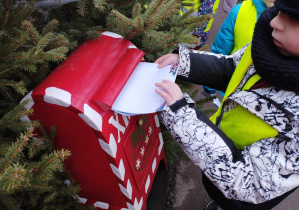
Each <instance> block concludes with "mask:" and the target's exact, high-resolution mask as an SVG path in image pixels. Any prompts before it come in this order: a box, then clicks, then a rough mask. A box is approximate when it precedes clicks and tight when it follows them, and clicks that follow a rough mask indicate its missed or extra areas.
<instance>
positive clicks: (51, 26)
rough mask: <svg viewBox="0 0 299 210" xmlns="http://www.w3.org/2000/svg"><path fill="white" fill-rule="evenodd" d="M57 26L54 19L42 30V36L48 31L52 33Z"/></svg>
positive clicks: (56, 21)
mask: <svg viewBox="0 0 299 210" xmlns="http://www.w3.org/2000/svg"><path fill="white" fill-rule="evenodd" d="M57 24H58V20H56V19H54V20H52V21H51V22H50V23H48V24H47V25H46V26H45V27H44V28H43V30H42V34H41V35H42V36H44V35H46V34H47V33H49V32H50V31H52V30H53V29H54V28H55V27H56V26H57Z"/></svg>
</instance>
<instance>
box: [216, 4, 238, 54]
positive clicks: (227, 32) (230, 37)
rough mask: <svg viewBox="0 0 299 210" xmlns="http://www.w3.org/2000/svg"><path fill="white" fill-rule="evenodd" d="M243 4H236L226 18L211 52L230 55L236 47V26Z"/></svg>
mask: <svg viewBox="0 0 299 210" xmlns="http://www.w3.org/2000/svg"><path fill="white" fill-rule="evenodd" d="M240 7H241V4H237V5H236V6H234V7H233V8H232V9H231V11H230V12H229V13H228V15H227V17H226V19H225V20H224V22H223V24H222V26H221V28H220V30H219V32H218V33H217V36H216V38H215V40H214V42H213V45H212V48H211V52H212V53H216V54H223V55H230V54H231V52H232V51H233V49H234V28H235V23H236V20H237V16H238V13H239V10H240Z"/></svg>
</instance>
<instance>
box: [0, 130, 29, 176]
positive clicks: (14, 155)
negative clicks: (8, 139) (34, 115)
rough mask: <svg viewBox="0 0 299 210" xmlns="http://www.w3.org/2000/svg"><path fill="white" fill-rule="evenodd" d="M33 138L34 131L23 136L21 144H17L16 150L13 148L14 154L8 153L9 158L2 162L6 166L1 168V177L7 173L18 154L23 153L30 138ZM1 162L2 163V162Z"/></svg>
mask: <svg viewBox="0 0 299 210" xmlns="http://www.w3.org/2000/svg"><path fill="white" fill-rule="evenodd" d="M31 136H32V131H29V132H27V133H26V134H25V135H21V137H20V139H22V141H21V142H17V144H16V145H17V147H16V148H14V145H13V146H12V149H14V151H13V154H11V155H10V154H9V153H7V154H8V155H10V156H8V157H5V158H4V159H3V160H2V161H3V162H5V164H4V166H3V167H1V171H0V176H1V175H2V174H3V173H4V172H5V170H6V168H7V167H8V166H9V165H10V163H11V162H12V161H13V160H14V158H15V157H16V156H17V154H20V153H22V151H23V147H24V146H25V144H26V143H27V142H28V140H29V138H30V137H31ZM2 161H1V162H2Z"/></svg>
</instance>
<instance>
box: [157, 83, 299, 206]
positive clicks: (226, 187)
mask: <svg viewBox="0 0 299 210" xmlns="http://www.w3.org/2000/svg"><path fill="white" fill-rule="evenodd" d="M170 89H171V88H170ZM193 107H194V102H193V101H192V99H190V98H189V96H188V95H186V94H184V97H183V98H182V99H180V100H178V101H177V102H175V103H173V104H171V105H170V106H169V107H168V108H167V109H166V110H165V111H163V112H162V113H161V115H160V117H161V119H162V121H163V123H164V125H165V126H166V128H167V129H168V130H169V131H170V133H171V135H172V136H173V138H174V139H175V140H176V141H177V142H178V144H179V145H180V146H181V147H182V149H183V150H184V151H185V153H186V154H187V155H188V156H189V158H190V159H191V160H192V161H193V162H194V164H195V165H197V166H198V167H200V168H201V169H202V171H203V172H204V173H205V175H206V176H207V177H208V178H209V179H210V180H211V181H212V182H213V183H214V185H215V186H217V188H219V189H220V190H221V191H222V193H223V194H224V195H225V196H226V197H227V198H229V199H235V200H240V201H245V202H249V203H255V204H257V203H262V202H265V201H268V200H270V199H273V198H275V197H278V196H280V195H282V194H284V193H286V192H288V191H290V190H292V189H294V188H296V187H297V186H298V185H299V163H298V158H299V147H298V146H297V145H298V144H299V137H298V135H297V136H293V138H289V139H288V140H285V139H281V138H280V137H275V138H266V139H262V140H259V141H257V142H255V143H254V144H252V145H251V146H247V147H245V150H244V151H243V152H240V151H239V150H238V149H237V148H236V147H235V146H234V144H233V142H232V141H231V140H230V139H229V138H228V137H227V136H226V135H225V134H224V133H223V132H222V131H221V130H220V129H219V128H218V127H216V126H215V125H214V124H212V123H211V121H210V120H209V119H208V118H207V117H206V116H205V115H204V114H202V113H197V112H196V110H195V109H194V108H193ZM293 121H294V122H293V123H295V124H296V123H297V126H298V122H296V120H293ZM240 138H242V137H241V136H240Z"/></svg>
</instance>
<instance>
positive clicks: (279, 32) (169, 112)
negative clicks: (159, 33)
mask: <svg viewBox="0 0 299 210" xmlns="http://www.w3.org/2000/svg"><path fill="white" fill-rule="evenodd" d="M274 4H275V6H274V7H270V8H268V9H266V10H265V11H264V12H263V13H262V14H261V15H260V18H259V19H258V21H257V23H256V26H255V29H254V34H253V39H252V43H249V44H246V45H245V46H244V47H243V48H241V49H240V50H238V51H236V52H235V53H233V54H232V55H222V54H213V53H209V52H203V51H195V50H189V49H187V48H184V47H180V48H179V50H178V51H177V53H178V54H175V53H172V54H167V55H164V56H162V57H160V58H159V59H157V61H156V63H158V64H159V65H158V66H159V67H164V66H166V65H168V64H173V63H178V64H179V65H178V75H179V77H180V78H182V79H185V80H186V81H189V82H192V83H197V84H204V85H208V86H210V87H213V88H216V89H219V90H224V89H226V91H227V94H226V95H225V97H224V99H223V101H222V104H221V107H220V108H219V109H218V111H217V112H216V114H215V115H213V116H212V117H211V118H210V119H209V118H207V117H206V116H205V115H204V114H203V113H201V112H199V111H197V110H195V104H194V101H193V100H192V99H191V98H190V97H189V96H188V94H185V93H184V94H183V93H182V91H181V90H180V88H179V86H178V85H177V84H175V83H173V82H171V81H167V80H164V81H162V82H161V83H156V86H157V89H156V92H157V93H158V94H160V95H161V96H162V97H163V98H164V99H165V101H166V103H167V105H168V107H167V108H166V109H165V110H164V111H163V112H162V113H161V114H160V117H161V120H162V122H163V124H164V125H165V126H166V128H167V129H168V130H169V131H170V133H171V135H172V136H173V138H174V140H175V141H177V142H178V144H179V145H180V146H181V147H182V149H183V150H184V151H185V153H186V154H187V155H188V156H189V157H190V159H191V160H192V161H193V162H194V164H195V165H197V166H198V167H200V168H201V170H202V171H203V173H204V176H203V183H204V186H205V189H206V191H207V192H208V194H209V196H210V197H211V198H212V199H213V200H214V201H215V202H214V204H215V205H216V204H217V206H214V209H216V208H218V207H221V208H222V209H228V210H232V209H233V210H238V209H272V208H273V207H274V206H276V205H277V204H278V203H279V202H281V201H282V200H283V199H285V198H286V197H287V196H288V195H289V194H290V193H292V192H293V191H294V190H295V189H296V188H297V187H298V186H299V161H298V160H299V39H298V34H299V1H298V0H276V1H275V3H274ZM208 209H212V205H209V208H208Z"/></svg>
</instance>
